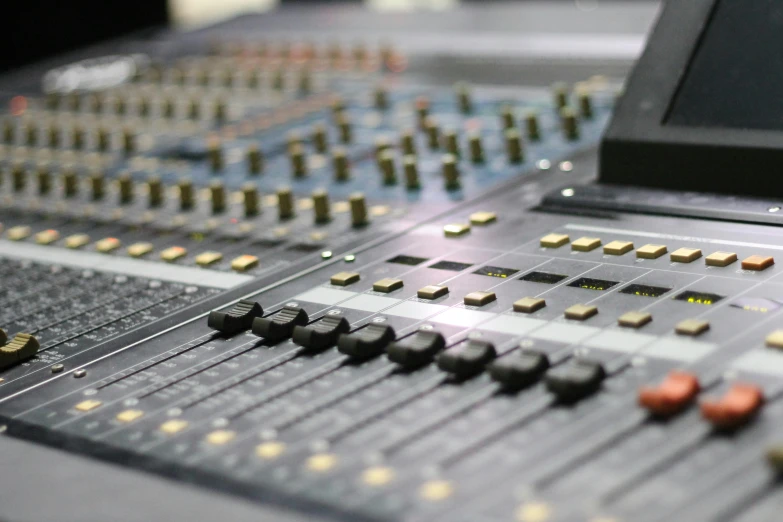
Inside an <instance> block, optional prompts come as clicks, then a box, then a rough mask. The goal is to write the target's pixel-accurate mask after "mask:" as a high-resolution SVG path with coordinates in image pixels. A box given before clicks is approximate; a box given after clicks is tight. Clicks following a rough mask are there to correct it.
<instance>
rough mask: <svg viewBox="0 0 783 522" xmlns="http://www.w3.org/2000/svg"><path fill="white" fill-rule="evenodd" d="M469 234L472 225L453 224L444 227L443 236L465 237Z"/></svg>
mask: <svg viewBox="0 0 783 522" xmlns="http://www.w3.org/2000/svg"><path fill="white" fill-rule="evenodd" d="M468 232H470V225H465V224H462V223H452V224H451V225H446V226H444V227H443V234H444V235H445V236H446V237H459V236H464V235H465V234H467V233H468Z"/></svg>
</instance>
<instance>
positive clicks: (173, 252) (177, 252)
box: [160, 246, 188, 263]
mask: <svg viewBox="0 0 783 522" xmlns="http://www.w3.org/2000/svg"><path fill="white" fill-rule="evenodd" d="M186 255H188V249H187V248H185V247H181V246H173V247H168V248H167V249H165V250H164V251H163V252H161V253H160V258H161V259H162V260H164V261H168V262H169V263H173V262H174V261H176V260H178V259H182V258H183V257H185V256H186Z"/></svg>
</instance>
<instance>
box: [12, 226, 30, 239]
mask: <svg viewBox="0 0 783 522" xmlns="http://www.w3.org/2000/svg"><path fill="white" fill-rule="evenodd" d="M31 233H32V230H30V227H28V226H24V225H20V226H16V227H11V228H9V229H8V232H6V236H7V237H8V239H10V240H11V241H21V240H23V239H26V238H27V237H29V236H30V234H31Z"/></svg>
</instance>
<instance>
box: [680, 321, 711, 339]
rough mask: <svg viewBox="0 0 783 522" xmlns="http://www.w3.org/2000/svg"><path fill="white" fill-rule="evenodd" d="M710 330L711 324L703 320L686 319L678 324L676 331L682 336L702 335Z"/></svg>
mask: <svg viewBox="0 0 783 522" xmlns="http://www.w3.org/2000/svg"><path fill="white" fill-rule="evenodd" d="M709 329H710V323H709V322H707V321H704V320H702V319H686V320H684V321H680V322H679V323H677V326H675V327H674V331H675V332H677V333H678V334H680V335H691V336H696V335H701V334H703V333H704V332H706V331H707V330H709Z"/></svg>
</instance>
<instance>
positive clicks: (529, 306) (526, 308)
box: [514, 297, 546, 314]
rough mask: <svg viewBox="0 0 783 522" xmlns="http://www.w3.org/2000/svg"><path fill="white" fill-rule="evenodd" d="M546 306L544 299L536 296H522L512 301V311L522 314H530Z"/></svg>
mask: <svg viewBox="0 0 783 522" xmlns="http://www.w3.org/2000/svg"><path fill="white" fill-rule="evenodd" d="M545 306H546V301H545V300H543V299H540V298H537V297H523V298H522V299H520V300H519V301H515V302H514V311H515V312H522V313H524V314H532V313H533V312H535V311H537V310H541V309H542V308H544V307H545Z"/></svg>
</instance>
